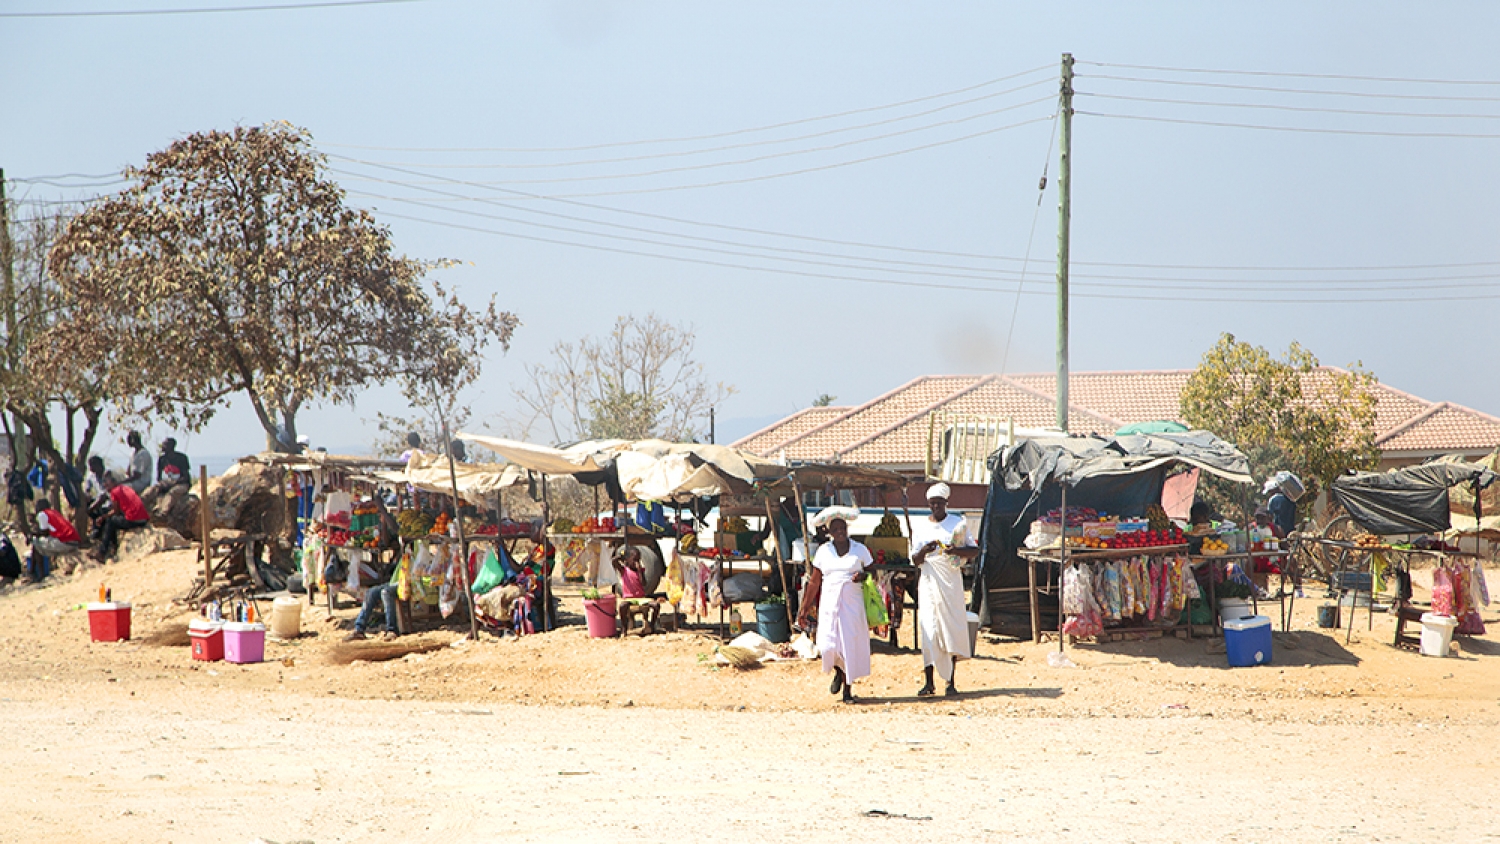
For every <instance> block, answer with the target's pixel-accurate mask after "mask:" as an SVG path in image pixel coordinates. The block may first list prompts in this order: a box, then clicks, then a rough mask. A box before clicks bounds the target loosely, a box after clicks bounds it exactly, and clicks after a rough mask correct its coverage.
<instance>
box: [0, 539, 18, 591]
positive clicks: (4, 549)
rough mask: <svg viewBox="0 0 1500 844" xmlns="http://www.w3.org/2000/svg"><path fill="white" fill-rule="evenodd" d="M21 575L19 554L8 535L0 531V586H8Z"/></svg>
mask: <svg viewBox="0 0 1500 844" xmlns="http://www.w3.org/2000/svg"><path fill="white" fill-rule="evenodd" d="M20 577H21V555H20V554H17V553H16V546H14V545H12V544H10V537H9V536H6V535H5V534H3V533H0V587H4V586H9V585H11V584H12V583H14V582H16V580H17V579H19V578H20Z"/></svg>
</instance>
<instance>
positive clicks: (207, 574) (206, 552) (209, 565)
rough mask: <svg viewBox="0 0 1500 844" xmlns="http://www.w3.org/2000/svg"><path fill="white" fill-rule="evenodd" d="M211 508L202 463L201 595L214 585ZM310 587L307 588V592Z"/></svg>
mask: <svg viewBox="0 0 1500 844" xmlns="http://www.w3.org/2000/svg"><path fill="white" fill-rule="evenodd" d="M211 506H213V505H212V504H210V503H209V501H208V467H207V466H204V465H203V464H202V463H199V464H198V531H199V533H200V534H201V535H202V536H201V538H202V542H203V594H204V595H207V594H208V590H209V589H212V588H213V585H214V561H213V553H212V551H213V543H212V542H211V541H210V540H209V538H208V534H209V530H210V529H211V528H210V526H211V525H212V520H211V519H210V517H209V515H208V508H209V507H211ZM310 590H311V587H309V591H310Z"/></svg>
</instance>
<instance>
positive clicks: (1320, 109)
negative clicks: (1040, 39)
mask: <svg viewBox="0 0 1500 844" xmlns="http://www.w3.org/2000/svg"><path fill="white" fill-rule="evenodd" d="M1076 96H1080V97H1097V98H1099V99H1101V100H1129V101H1131V102H1139V103H1165V104H1168V105H1188V106H1208V107H1210V108H1255V109H1271V110H1275V111H1296V112H1303V113H1311V114H1349V115H1356V116H1370V117H1415V118H1427V119H1437V120H1500V114H1454V113H1451V112H1450V113H1436V112H1425V113H1424V112H1413V111H1370V110H1365V109H1352V108H1329V107H1327V106H1294V105H1285V104H1281V103H1227V102H1220V103H1215V102H1208V101H1206V100H1176V99H1169V98H1166V97H1136V96H1130V95H1127V94H1104V93H1100V92H1097V91H1077V92H1076ZM1496 102H1500V97H1497V98H1496Z"/></svg>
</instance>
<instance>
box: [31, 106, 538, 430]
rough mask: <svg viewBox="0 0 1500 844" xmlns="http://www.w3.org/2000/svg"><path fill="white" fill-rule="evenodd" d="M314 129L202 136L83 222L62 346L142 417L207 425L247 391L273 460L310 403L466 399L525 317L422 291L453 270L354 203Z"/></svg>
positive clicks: (142, 172)
mask: <svg viewBox="0 0 1500 844" xmlns="http://www.w3.org/2000/svg"><path fill="white" fill-rule="evenodd" d="M323 171H324V160H323V157H322V156H321V155H319V154H318V153H317V152H315V151H314V150H313V149H312V146H311V139H310V137H309V136H308V135H307V133H306V132H305V131H304V130H301V129H298V128H295V127H292V126H289V125H287V124H284V123H274V124H268V125H266V126H259V127H249V128H246V127H239V128H236V129H234V130H233V131H229V132H221V131H212V132H203V133H198V134H193V135H189V136H188V137H186V138H183V139H181V140H178V141H176V142H174V143H173V144H171V146H169V147H168V148H167V149H165V150H162V151H161V152H157V153H153V154H151V155H150V156H148V157H147V159H146V164H145V166H143V167H141V168H139V169H137V168H127V169H126V170H125V176H126V177H127V178H129V179H131V180H132V183H131V185H130V186H129V187H127V188H126V189H125V190H123V191H121V192H120V193H118V194H116V195H113V196H110V197H108V198H106V199H104V200H103V201H101V202H100V203H98V204H97V205H95V206H93V207H91V208H89V209H88V210H86V211H85V212H84V213H82V214H80V215H79V216H78V217H77V218H76V219H74V220H73V222H72V224H71V225H69V226H68V229H67V232H66V233H65V234H64V236H63V237H62V239H61V240H60V242H59V243H58V244H57V245H56V246H55V247H53V249H52V253H51V266H52V269H53V272H54V274H55V275H56V276H57V278H58V280H59V282H60V283H61V284H62V287H63V290H64V292H65V293H66V294H67V296H68V297H70V299H71V301H72V310H73V318H71V319H69V320H67V321H66V322H65V323H63V324H61V325H59V326H58V339H59V340H60V341H61V342H62V343H64V344H65V346H64V347H65V348H68V349H70V350H72V352H73V353H74V354H75V355H78V356H80V357H81V358H83V359H106V360H109V361H110V379H111V383H112V384H114V385H115V388H116V389H115V391H114V392H115V395H116V396H118V397H120V399H121V400H122V401H124V402H125V403H126V404H127V408H126V409H127V411H128V412H130V413H133V414H136V415H146V414H151V415H157V416H161V417H164V418H165V419H166V420H167V421H168V422H170V423H172V424H175V425H179V426H182V427H186V428H188V429H190V430H197V429H198V428H200V427H201V426H202V425H203V424H204V423H206V422H207V421H208V419H209V418H211V417H212V416H213V414H214V413H215V412H216V411H217V410H219V409H221V408H222V407H223V406H224V405H225V404H227V402H228V401H229V399H230V398H231V397H232V396H234V395H243V396H245V398H246V399H247V400H248V401H249V403H250V406H251V408H252V409H253V410H254V412H255V415H256V419H257V420H258V421H259V422H260V425H261V428H262V429H263V430H264V431H265V434H266V444H267V447H268V448H270V449H272V450H287V449H289V448H291V446H292V444H293V443H294V442H295V441H296V437H297V414H298V412H299V411H300V410H301V409H302V408H303V407H305V406H307V404H308V403H310V402H332V403H336V404H339V403H342V404H349V403H352V402H353V401H354V399H355V398H356V397H357V396H358V395H359V394H360V393H361V392H362V391H363V390H364V389H366V388H367V387H369V386H371V385H374V384H381V383H386V382H390V381H393V380H398V379H400V380H404V381H405V382H407V383H421V384H423V385H424V386H425V388H426V389H427V390H429V391H435V392H437V393H444V392H452V391H454V390H456V389H458V388H459V387H461V386H462V384H463V383H465V382H464V381H463V376H464V373H465V372H466V369H465V367H466V366H469V365H471V364H472V362H473V361H476V360H478V359H479V358H480V353H481V352H482V350H483V349H484V348H485V347H486V346H487V345H488V344H489V343H491V342H497V343H499V344H500V345H501V346H502V347H503V348H508V346H509V342H510V338H511V335H512V333H513V332H514V330H515V328H516V326H517V325H518V324H519V321H518V320H517V319H516V317H515V316H514V315H512V314H509V313H504V312H501V311H498V310H497V309H496V307H495V302H494V299H493V298H492V299H491V300H490V302H489V303H488V307H487V308H485V309H482V310H476V311H471V310H469V309H467V308H466V307H464V306H463V304H462V302H461V301H460V300H459V299H458V297H457V296H456V295H455V294H453V293H451V292H449V291H446V290H444V289H443V288H441V287H438V286H436V285H434V289H433V290H432V291H429V290H428V289H427V288H426V286H425V285H424V284H423V283H422V279H423V277H424V276H425V274H426V273H427V272H428V271H429V270H431V269H432V268H434V267H436V266H442V265H444V263H446V262H423V261H417V260H414V259H410V258H406V257H403V256H400V255H397V254H395V251H394V249H393V246H392V243H391V237H390V232H389V230H388V229H387V228H385V227H384V226H381V225H379V224H377V223H376V221H375V219H374V218H373V217H372V216H371V215H370V214H369V213H368V212H365V211H363V210H359V209H352V208H347V207H345V205H344V192H343V190H342V189H341V188H340V187H339V186H338V185H337V184H336V183H335V182H333V181H332V180H330V179H328V178H327V177H326V176H325V174H324V172H323Z"/></svg>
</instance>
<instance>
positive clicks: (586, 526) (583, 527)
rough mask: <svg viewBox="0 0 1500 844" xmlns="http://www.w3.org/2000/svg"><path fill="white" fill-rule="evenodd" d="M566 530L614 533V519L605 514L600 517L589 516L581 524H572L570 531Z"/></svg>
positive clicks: (572, 531)
mask: <svg viewBox="0 0 1500 844" xmlns="http://www.w3.org/2000/svg"><path fill="white" fill-rule="evenodd" d="M559 532H562V531H559ZM567 532H568V533H614V532H615V520H614V517H613V516H605V517H604V518H602V519H601V518H598V517H590V518H588V519H584V521H583V524H579V525H574V526H573V529H572V530H571V531H567Z"/></svg>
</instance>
